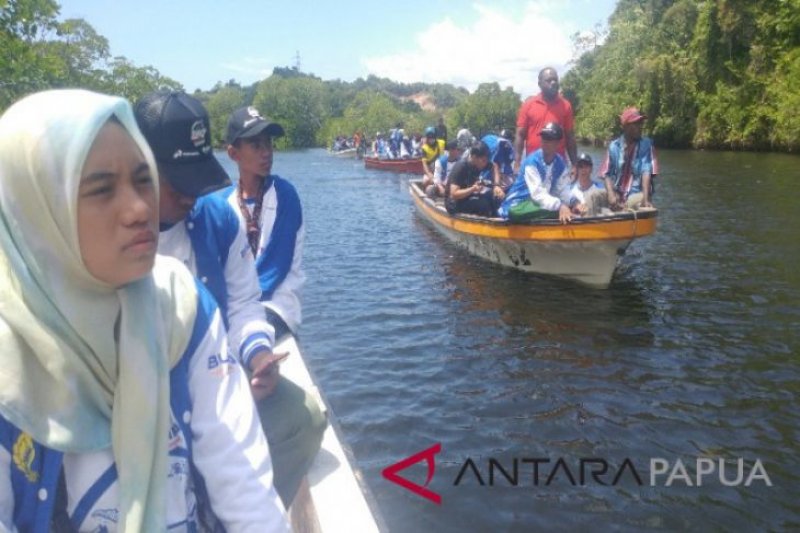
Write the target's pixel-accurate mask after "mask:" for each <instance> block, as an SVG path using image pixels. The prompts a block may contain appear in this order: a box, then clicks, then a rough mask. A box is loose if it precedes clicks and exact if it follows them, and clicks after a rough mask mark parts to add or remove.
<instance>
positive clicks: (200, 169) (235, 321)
mask: <svg viewBox="0 0 800 533" xmlns="http://www.w3.org/2000/svg"><path fill="white" fill-rule="evenodd" d="M134 112H135V114H136V120H137V122H138V124H139V128H140V129H141V130H142V133H143V134H144V136H145V138H146V139H147V142H148V144H149V145H150V148H151V149H152V150H153V155H154V156H155V158H156V162H157V163H158V171H159V172H158V173H159V188H160V197H159V219H160V223H161V232H160V235H159V241H158V252H159V253H160V254H163V255H169V256H172V257H175V258H176V259H179V260H181V261H183V263H184V264H185V265H186V266H187V267H188V268H189V270H191V271H192V272H193V273H194V274H195V275H196V276H197V277H198V279H200V280H201V281H202V282H203V284H204V285H205V286H206V288H208V289H209V291H210V292H211V294H212V295H213V296H214V298H215V300H216V301H217V304H218V305H219V307H220V311H221V313H222V315H223V316H224V317H225V319H226V320H225V321H226V325H227V328H228V333H229V337H230V346H231V349H232V350H234V353H237V354H238V356H239V359H240V360H241V362H242V364H243V365H244V367H245V368H250V369H253V368H256V367H258V366H260V365H259V364H257V363H260V362H262V361H265V360H266V358H269V357H272V354H271V351H272V345H273V342H274V337H275V332H274V329H273V328H272V326H271V325H270V324H269V323H268V322H267V321H266V320H265V316H264V310H263V308H262V307H261V305H260V303H259V298H260V296H261V290H260V287H259V284H258V277H257V275H256V271H255V265H254V263H253V258H252V255H251V254H250V253H249V248H248V246H247V239H246V237H245V234H244V231H241V230H240V227H239V221H238V219H237V217H236V213H235V212H234V211H233V210H232V209H231V208H230V206H229V205H228V204H227V202H225V200H224V199H223V198H220V197H218V196H216V195H209V194H208V193H211V192H213V191H216V190H219V189H222V188H224V187H226V186H228V185H230V183H231V182H230V179H229V178H228V174H227V173H226V172H225V170H224V169H223V168H222V166H221V165H220V164H219V162H218V161H217V159H216V157H214V151H213V148H212V146H211V128H210V125H209V119H208V114H207V112H206V110H205V108H204V107H203V105H202V104H201V103H200V102H199V101H197V100H195V99H194V98H192V97H191V96H189V95H187V94H185V93H181V92H169V91H158V92H153V93H150V94H147V95H145V96H144V97H143V98H142V99H141V100H139V101H138V102H137V103H136V105H135V106H134Z"/></svg>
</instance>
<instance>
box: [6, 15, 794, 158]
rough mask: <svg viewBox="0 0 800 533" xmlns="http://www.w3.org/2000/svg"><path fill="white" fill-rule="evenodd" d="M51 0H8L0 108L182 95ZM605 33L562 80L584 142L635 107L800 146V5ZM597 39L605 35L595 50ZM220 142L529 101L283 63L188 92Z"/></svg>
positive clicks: (659, 121)
mask: <svg viewBox="0 0 800 533" xmlns="http://www.w3.org/2000/svg"><path fill="white" fill-rule="evenodd" d="M59 12H60V6H59V4H58V3H57V2H56V1H55V0H0V112H2V111H3V110H4V109H5V108H6V107H7V106H9V105H10V104H11V103H12V102H14V101H15V100H17V99H18V98H20V97H21V96H23V95H25V94H28V93H31V92H35V91H38V90H43V89H48V88H56V87H85V88H88V89H93V90H97V91H102V92H107V93H111V94H119V95H122V96H125V97H126V98H128V99H130V100H131V101H135V100H136V99H138V98H140V97H141V96H142V95H144V94H145V93H147V92H149V91H152V90H154V89H159V88H174V89H183V87H182V86H181V85H180V83H178V82H177V81H175V80H173V79H171V78H169V77H168V76H167V75H162V74H161V73H160V72H159V71H158V70H156V69H154V68H153V67H150V66H145V67H141V66H136V65H134V64H132V63H131V62H130V61H128V60H127V59H126V58H124V57H120V56H113V55H112V54H111V47H110V45H109V42H108V40H107V39H106V38H105V37H103V36H102V35H100V34H98V33H97V32H96V31H95V29H94V28H93V27H92V26H91V24H90V23H89V22H87V21H85V20H83V19H68V20H61V19H60V17H59ZM599 33H605V34H606V38H605V39H602V38H597V35H595V36H592V37H581V36H576V37H575V44H576V55H577V54H578V52H577V51H580V50H582V51H584V53H582V54H580V55H579V57H577V59H576V61H575V63H574V65H573V68H572V69H571V70H570V71H569V72H568V73H567V74H566V75H565V76H563V79H562V89H563V91H564V94H565V95H566V96H567V97H568V98H569V99H570V100H571V101H572V102H573V104H574V105H575V109H576V113H577V116H576V125H577V126H576V127H577V131H578V136H579V137H581V138H584V139H589V140H596V141H607V140H608V139H610V138H612V137H613V136H615V135H617V134H618V132H619V126H618V118H617V117H618V115H619V113H620V111H621V110H622V108H624V107H626V106H629V105H637V106H639V107H641V108H642V109H643V110H644V111H645V112H646V113H647V114H648V115H649V117H650V120H649V121H648V127H647V132H648V134H650V135H652V136H653V137H655V139H656V142H657V144H658V145H659V146H662V147H689V146H694V147H700V148H721V149H758V150H776V151H792V152H798V151H800V46H798V45H800V0H760V1H757V2H753V1H749V0H705V1H700V0H677V1H675V0H619V1H618V3H617V7H616V9H615V11H614V13H613V15H612V16H611V18H610V20H609V25H608V27H607V29H606V30H604V31H601V32H599ZM597 42H602V44H601V45H599V46H596V43H597ZM193 94H194V95H195V96H196V97H198V98H199V99H200V100H202V101H203V102H204V103H205V105H206V107H207V108H208V111H209V114H210V116H211V124H212V129H213V136H214V140H215V142H216V143H218V144H222V141H223V137H224V128H225V124H226V122H227V118H228V116H229V115H230V113H231V111H233V110H234V109H236V108H237V107H239V106H242V105H254V106H255V107H257V108H258V109H259V110H260V111H261V112H262V113H264V114H266V115H269V116H270V117H272V118H273V119H276V120H278V121H280V122H281V123H282V124H283V126H284V128H285V129H286V133H287V134H286V136H285V137H284V138H283V139H281V140H280V142H279V146H280V147H288V148H303V147H310V146H325V145H329V144H330V143H331V140H332V139H333V138H334V137H335V136H336V135H352V134H353V133H354V132H356V131H358V132H362V133H363V134H366V135H367V136H368V137H373V136H374V135H375V133H376V132H378V131H384V132H385V131H386V130H387V129H389V128H391V127H394V126H395V125H396V124H398V123H402V124H403V126H404V128H405V130H406V131H407V132H408V133H421V132H422V131H423V130H424V128H425V127H426V126H428V125H432V124H435V123H436V121H437V120H438V119H439V117H440V116H444V117H445V123H446V125H447V127H448V128H449V129H450V130H451V131H453V132H455V130H457V129H458V128H462V127H467V128H469V129H470V130H472V132H473V133H475V134H477V135H482V134H483V133H486V132H488V131H491V130H494V131H499V130H500V129H502V128H512V127H513V126H514V123H515V119H516V113H517V110H518V109H519V105H520V103H521V100H520V96H519V94H517V93H516V92H515V91H514V89H513V88H512V87H505V88H501V87H500V86H499V85H498V84H497V83H484V84H481V85H479V86H478V87H477V89H476V90H475V91H473V92H471V93H470V92H468V91H466V90H465V89H463V88H459V87H455V86H453V85H450V84H423V83H411V84H404V83H397V82H394V81H391V80H388V79H385V78H378V77H375V76H368V77H367V78H359V79H357V80H355V81H353V82H344V81H340V80H327V81H324V80H322V79H320V78H318V77H316V76H314V75H313V74H309V73H305V72H300V71H299V70H298V69H296V68H290V67H278V68H275V69H274V71H273V73H272V74H271V75H270V76H269V77H267V78H266V79H263V80H261V81H258V82H256V83H254V84H252V85H248V86H243V85H241V84H239V83H238V82H237V81H236V80H230V81H228V82H227V83H221V82H220V83H217V85H215V86H214V87H213V88H211V89H209V90H198V91H195V92H194V93H193Z"/></svg>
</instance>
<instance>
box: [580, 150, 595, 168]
mask: <svg viewBox="0 0 800 533" xmlns="http://www.w3.org/2000/svg"><path fill="white" fill-rule="evenodd" d="M576 163H577V164H578V165H589V166H592V165H593V164H594V163H593V162H592V156H590V155H589V154H587V153H586V152H581V153H580V155H579V156H578V161H576Z"/></svg>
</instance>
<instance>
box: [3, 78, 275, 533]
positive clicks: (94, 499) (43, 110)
mask: <svg viewBox="0 0 800 533" xmlns="http://www.w3.org/2000/svg"><path fill="white" fill-rule="evenodd" d="M157 187H158V180H157V178H156V165H155V163H154V161H153V156H152V153H151V152H150V149H149V147H148V145H147V142H146V141H145V140H144V138H143V137H142V135H141V134H140V132H139V130H138V128H137V127H136V122H135V120H134V117H133V113H132V111H131V108H130V105H129V104H128V103H127V102H126V101H125V100H123V99H121V98H116V97H110V96H104V95H99V94H96V93H91V92H88V91H82V90H62V91H47V92H43V93H38V94H34V95H32V96H29V97H26V98H24V99H22V100H20V101H19V102H17V103H16V104H14V105H13V106H11V107H10V108H9V109H8V110H7V111H6V113H5V114H4V115H3V116H2V118H0V530H3V529H8V530H12V531H13V530H15V529H18V530H21V531H45V532H46V531H50V530H51V528H52V527H53V525H54V524H59V523H63V522H69V523H70V524H71V525H69V526H68V527H69V528H71V529H72V530H79V531H84V530H92V531H95V530H112V531H113V530H118V531H126V532H134V531H148V532H149V531H164V530H166V529H167V528H170V530H172V529H173V528H176V527H177V529H176V530H187V531H193V530H196V529H197V528H198V527H201V528H202V527H203V523H202V520H201V517H199V516H198V515H199V514H202V512H203V511H204V510H205V509H207V507H208V506H206V505H204V504H203V502H206V501H208V503H209V504H210V506H211V510H212V511H213V513H214V515H216V517H218V518H219V519H220V520H221V522H222V524H223V525H224V526H225V527H226V528H227V530H228V531H254V532H256V531H258V532H262V531H270V530H278V531H282V530H286V529H288V526H287V523H286V519H285V512H284V510H283V507H282V505H281V503H280V500H279V498H278V496H277V493H276V492H275V490H274V489H273V487H272V468H271V463H270V460H269V452H268V450H267V445H266V440H265V438H264V435H263V433H262V431H261V427H260V425H259V422H258V417H257V415H256V414H255V410H254V406H253V402H252V399H251V397H250V392H249V388H248V384H247V378H246V377H245V376H244V373H243V372H242V370H241V368H240V367H238V366H237V365H236V361H235V359H234V358H232V357H230V356H229V355H228V348H227V343H226V342H227V341H226V337H225V333H224V330H223V327H222V323H221V320H220V316H219V313H218V311H217V310H216V306H215V304H214V303H213V300H212V299H211V297H210V296H209V295H208V294H207V293H206V292H205V290H203V289H202V288H201V289H198V288H197V286H196V284H195V281H194V279H193V278H192V276H191V274H190V273H189V272H188V271H187V270H186V269H185V267H183V265H181V264H179V263H178V262H175V261H172V260H168V259H165V258H160V257H159V258H158V259H157V260H156V256H155V253H156V245H157V242H156V239H157V235H158V212H157V208H158V190H157ZM154 264H155V266H154ZM66 517H68V519H66ZM61 525H63V524H61Z"/></svg>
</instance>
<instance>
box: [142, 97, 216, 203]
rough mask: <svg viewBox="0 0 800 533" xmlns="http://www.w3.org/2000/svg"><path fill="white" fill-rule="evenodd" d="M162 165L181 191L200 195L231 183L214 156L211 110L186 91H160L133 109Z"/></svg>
mask: <svg viewBox="0 0 800 533" xmlns="http://www.w3.org/2000/svg"><path fill="white" fill-rule="evenodd" d="M133 110H134V114H135V116H136V122H137V123H138V125H139V129H140V130H142V134H144V137H145V139H147V143H148V144H149V145H150V149H151V150H152V151H153V155H154V156H155V158H156V161H157V162H158V168H159V170H160V171H161V172H162V173H163V175H164V178H165V179H166V180H167V181H168V182H169V184H170V185H172V187H173V188H174V189H175V190H176V191H178V192H179V193H181V194H183V195H185V196H192V197H195V198H196V197H198V196H202V195H204V194H208V193H210V192H213V191H216V190H217V189H221V188H223V187H227V186H228V185H230V184H231V180H230V178H229V177H228V173H227V172H225V169H223V168H222V165H220V164H219V161H217V158H216V157H214V149H213V147H212V145H211V125H210V123H209V119H208V113H207V112H206V109H205V108H204V107H203V104H201V103H200V102H199V101H198V100H196V99H195V98H192V97H191V96H189V95H188V94H186V93H182V92H176V91H156V92H152V93H149V94H147V95H145V96H144V97H142V99H141V100H139V101H138V102H136V105H135V106H134V108H133Z"/></svg>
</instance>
